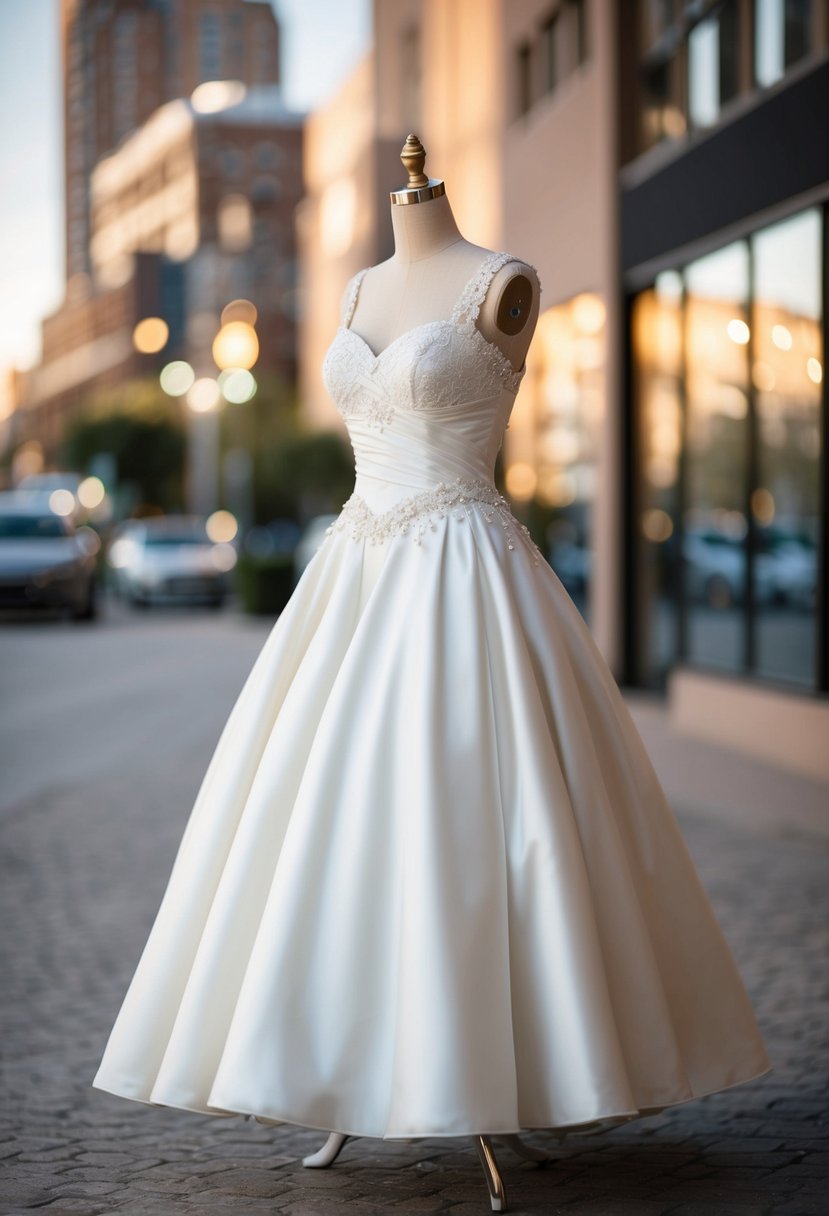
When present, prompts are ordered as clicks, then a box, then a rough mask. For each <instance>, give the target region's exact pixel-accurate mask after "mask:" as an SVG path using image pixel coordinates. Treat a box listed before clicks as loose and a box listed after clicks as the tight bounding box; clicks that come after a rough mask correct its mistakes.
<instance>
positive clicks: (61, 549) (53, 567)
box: [0, 491, 100, 620]
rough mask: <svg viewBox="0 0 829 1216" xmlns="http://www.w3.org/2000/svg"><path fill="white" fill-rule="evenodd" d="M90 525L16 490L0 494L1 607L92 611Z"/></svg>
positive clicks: (87, 615) (94, 541) (85, 615)
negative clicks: (77, 523)
mask: <svg viewBox="0 0 829 1216" xmlns="http://www.w3.org/2000/svg"><path fill="white" fill-rule="evenodd" d="M99 547H100V541H99V540H98V537H97V535H96V534H95V533H94V532H93V531H92V529H91V528H76V526H75V524H74V523H73V521H72V520H71V519H70V518H68V517H67V516H64V515H57V514H55V512H54V511H52V510H50V509H49V508H48V507H46V506H45V505H42V504H35V502H34V501H33V500H32V499H31V498H30V497H29V496H28V495H21V494H17V493H15V491H10V492H5V493H2V494H0V607H3V608H6V609H30V608H31V609H38V608H39V609H42V608H52V609H57V610H59V611H60V612H61V613H70V614H71V615H72V616H73V617H74V618H75V619H76V620H91V619H92V617H94V616H95V611H96V601H95V567H96V557H95V555H96V552H97V550H98V548H99Z"/></svg>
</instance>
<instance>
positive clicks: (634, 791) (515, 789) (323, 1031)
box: [92, 253, 770, 1139]
mask: <svg viewBox="0 0 829 1216" xmlns="http://www.w3.org/2000/svg"><path fill="white" fill-rule="evenodd" d="M511 260H514V259H512V258H510V255H509V254H507V253H494V254H490V255H488V256H487V257H486V258H484V259H483V261H482V263H481V266H480V269H479V271H478V272H477V273H476V274H475V275H474V276H473V278H472V279H471V280H470V281H469V283H468V284H467V286H466V288H465V289H464V291H463V292H462V294H461V296H460V298H459V299H458V301H457V304H456V306H455V308H454V310H453V311H452V314H451V316H450V317H449V318H448V319H445V320H435V321H429V322H427V323H425V324H423V325H419V326H416V327H415V328H413V329H411V330H409V331H407V332H406V333H403V334H402V335H401V336H400V337H398V338H397V339H396V340H395V341H393V342H392V343H391V344H390V345H389V346H388V347H386V348H385V349H384V350H382V351H380V352H379V353H376V354H375V353H374V352H373V351H372V350H371V349H370V348H369V346H368V344H367V343H366V342H365V341H364V339H362V338H361V337H360V336H359V334H357V333H356V332H355V331H353V330H352V329H351V328H350V321H351V317H352V314H353V312H354V307H355V304H356V300H357V293H358V291H359V289H360V284H361V282H362V277H363V275H364V274H365V271H361V272H359V273H358V274H357V275H355V276H354V278H353V279H352V280H351V283H350V284H349V286H348V288H347V291H346V294H345V296H344V299H343V311H342V316H341V325H340V326H339V328H338V329H337V331H336V334H335V336H334V339H333V342H332V344H331V346H330V348H329V350H328V352H327V354H326V357H325V360H324V364H323V373H324V379H325V382H326V385H327V388H328V391H329V392H330V394H331V397H332V399H333V401H334V403H335V405H336V407H337V409H338V410H339V412H340V413H341V415H342V416H343V418H344V419H345V422H346V424H347V427H348V431H349V434H350V438H351V442H352V445H353V448H354V454H355V458H356V480H355V486H354V492H353V493H352V494H351V496H350V497H349V498H348V500H347V502H346V503H345V504H344V506H343V508H342V511H341V512H340V514H339V515H338V517H337V519H336V521H335V522H334V523H333V524H332V525H331V527H330V528H329V529H328V532H327V533H326V535H325V537H324V540H323V542H322V544H321V546H320V548H319V549H318V550H317V552H316V553H315V554H314V556H313V558H312V560H311V562H310V564H309V565H308V566H307V567H306V569H305V571H304V572H303V574H302V576H301V578H300V579H299V581H298V583H297V585H296V587H295V589H294V592H293V595H292V597H291V599H290V601H289V602H288V604H287V605H286V607H285V608H284V609H283V611H282V613H281V614H280V616H279V617H278V618H277V620H276V622H275V624H274V626H273V628H272V630H271V632H270V634H269V636H268V638H267V639H266V641H265V643H264V646H263V649H262V650H261V652H260V654H259V656H258V658H257V660H256V662H255V664H254V666H253V668H252V670H251V671H250V673H249V675H248V677H247V680H246V681H245V683H244V686H243V687H242V690H241V692H240V694H239V696H238V698H237V700H236V702H235V704H234V706H233V709H232V711H231V713H230V715H229V718H228V720H227V722H226V725H225V727H224V729H223V731H222V733H221V736H220V738H219V741H218V743H217V745H216V748H215V751H214V753H213V756H212V759H211V761H210V764H209V766H208V768H207V771H206V774H205V776H204V778H203V781H202V784H201V787H200V789H199V792H198V795H197V798H196V801H195V805H194V806H193V809H192V812H191V814H190V818H189V820H188V822H187V825H186V828H185V830H184V833H183V836H182V839H181V842H180V845H179V848H178V852H177V854H176V857H175V861H174V864H173V867H172V872H171V874H170V877H169V881H168V885H167V888H166V891H165V893H164V897H163V900H162V903H161V906H160V909H159V911H158V914H157V917H156V920H155V923H154V925H153V927H152V930H151V933H150V935H149V939H148V941H147V943H146V946H145V948H144V951H143V954H142V955H141V958H140V960H139V962H138V965H137V969H136V971H135V974H134V977H133V979H132V982H131V984H130V986H129V989H128V991H127V993H126V996H125V998H124V1001H123V1004H122V1007H121V1009H120V1012H119V1013H118V1016H117V1019H116V1021H115V1024H114V1027H113V1029H112V1032H111V1034H110V1037H109V1041H108V1043H107V1045H106V1049H105V1052H104V1054H103V1058H102V1060H101V1063H100V1066H99V1068H98V1071H97V1074H96V1076H95V1078H94V1081H93V1082H92V1083H93V1085H94V1086H95V1087H97V1088H99V1089H102V1090H107V1091H109V1092H111V1093H114V1094H118V1095H120V1096H122V1097H124V1098H129V1099H134V1100H136V1101H140V1102H146V1103H150V1104H153V1105H160V1106H171V1107H178V1108H182V1109H186V1110H191V1111H197V1112H201V1113H204V1114H213V1115H219V1116H228V1115H238V1114H247V1115H255V1116H257V1117H259V1118H262V1119H263V1120H264V1121H273V1122H277V1123H278V1122H287V1123H293V1124H298V1125H302V1126H306V1127H311V1128H319V1129H323V1130H327V1131H332V1130H335V1131H341V1132H343V1133H348V1134H351V1135H361V1136H372V1137H382V1138H385V1139H396V1138H412V1137H417V1136H458V1135H466V1134H468V1133H474V1134H478V1133H486V1132H492V1133H498V1132H502V1133H508V1132H518V1131H520V1130H522V1129H541V1128H548V1127H555V1128H563V1127H577V1126H579V1125H585V1124H589V1123H593V1122H595V1121H597V1120H598V1121H604V1122H605V1123H606V1124H607V1125H612V1124H613V1123H614V1122H617V1121H622V1120H625V1119H630V1118H633V1117H636V1116H638V1115H641V1114H644V1113H649V1112H654V1111H658V1110H661V1109H663V1108H664V1107H666V1106H670V1105H673V1104H676V1103H680V1102H685V1101H687V1100H689V1099H691V1098H695V1097H699V1096H701V1095H703V1094H708V1093H712V1092H714V1091H717V1090H721V1089H724V1088H727V1087H730V1086H733V1085H737V1084H739V1083H741V1082H744V1081H747V1080H749V1079H750V1078H753V1077H757V1076H760V1075H762V1074H763V1073H765V1072H768V1071H769V1068H770V1064H769V1061H768V1058H767V1056H766V1052H765V1048H764V1043H763V1040H762V1038H761V1035H760V1032H759V1030H758V1027H757V1024H756V1021H755V1017H754V1013H753V1010H752V1007H751V1004H750V1002H749V999H748V996H747V994H746V991H745V989H744V987H743V984H742V982H741V978H740V976H739V973H738V970H737V968H736V965H735V963H734V960H733V958H732V955H731V953H730V951H729V948H728V946H727V944H726V942H725V939H724V937H723V935H722V933H721V930H720V928H719V925H718V923H717V920H716V919H715V916H714V913H713V911H712V908H711V906H710V904H709V901H708V898H707V895H706V893H705V891H704V889H703V887H702V886H701V884H700V880H699V878H698V876H697V873H696V870H695V867H694V864H693V862H692V859H691V856H690V853H689V851H688V849H687V847H686V845H685V843H684V840H683V837H682V835H681V834H680V831H679V828H678V826H677V822H676V820H675V817H674V814H673V812H672V810H671V809H670V807H669V806H668V804H667V802H666V799H665V795H664V793H663V790H662V788H661V787H660V784H659V783H658V781H657V778H656V775H655V773H654V770H653V768H652V766H651V763H650V761H649V759H648V756H647V754H646V752H645V749H644V745H643V743H642V741H641V739H640V737H639V735H638V733H637V731H636V729H635V726H634V724H633V721H632V719H631V717H630V715H629V712H628V710H627V707H626V705H625V703H624V701H623V699H622V696H621V694H620V692H619V690H618V688H617V685H616V683H615V682H614V679H613V677H612V675H611V673H610V671H609V669H608V667H607V665H606V663H605V661H604V659H603V657H602V655H601V653H600V651H599V650H598V647H597V646H596V644H595V643H594V641H593V639H592V637H591V634H590V632H589V631H588V628H587V626H586V625H585V623H584V621H583V619H582V617H581V616H580V614H579V612H578V610H577V609H576V607H575V606H574V604H573V603H572V601H571V600H570V599H569V597H568V596H567V594H566V592H565V590H564V588H563V586H562V584H561V583H560V582H559V579H558V578H557V576H556V574H555V572H554V571H553V569H552V568H551V567H550V565H548V564H547V562H546V560H545V559H544V557H543V555H542V554H541V552H540V551H539V550H538V548H537V547H536V545H535V544H534V542H533V541H532V539H531V537H530V535H529V533H528V531H527V529H526V528H525V527H524V526H523V525H522V524H521V523H520V522H519V521H518V520H517V519H516V518H515V516H514V515H513V514H512V512H511V510H510V508H509V505H508V504H507V502H506V500H505V499H504V498H502V497H501V495H500V494H499V493H498V491H497V489H496V487H495V484H494V482H493V468H494V463H495V458H496V455H497V453H498V450H499V448H500V446H501V442H502V439H503V435H504V431H505V428H506V426H507V423H508V419H509V416H510V411H511V410H512V407H513V402H514V400H515V395H516V393H517V391H518V387H519V385H520V383H521V379H522V376H523V374H524V369H521V370H519V371H515V370H513V368H512V366H511V365H510V363H509V361H508V360H507V359H506V357H505V356H504V355H503V354H502V353H501V352H500V351H499V349H498V348H497V347H496V346H494V345H493V344H491V343H490V342H489V341H488V340H487V339H486V338H485V337H484V336H483V334H482V333H481V331H480V330H479V329H478V328H477V326H476V319H477V316H478V312H479V308H480V306H481V303H482V301H483V299H484V297H485V295H486V292H487V289H488V286H489V284H490V282H491V279H492V276H493V275H494V274H495V272H496V271H497V270H498V269H499V268H500V267H501V266H502V265H504V264H505V263H506V262H508V261H511Z"/></svg>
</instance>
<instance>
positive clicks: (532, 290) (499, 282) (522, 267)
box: [485, 258, 541, 334]
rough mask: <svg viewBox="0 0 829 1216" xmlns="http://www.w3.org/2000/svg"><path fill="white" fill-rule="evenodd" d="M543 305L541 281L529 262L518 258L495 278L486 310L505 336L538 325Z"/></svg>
mask: <svg viewBox="0 0 829 1216" xmlns="http://www.w3.org/2000/svg"><path fill="white" fill-rule="evenodd" d="M540 304H541V279H540V277H539V274H538V271H537V270H536V268H535V267H534V266H532V265H531V264H530V263H529V262H524V261H522V260H520V259H519V258H515V259H514V260H511V261H509V262H506V263H505V264H504V265H503V266H501V267H500V268H499V269H498V271H497V272H496V273H495V274H494V275H493V278H492V282H491V283H490V285H489V290H488V292H487V299H486V306H485V308H486V311H487V312H488V313H489V315H490V317H491V318H492V320H493V322H494V325H495V327H496V328H497V329H498V330H500V331H501V333H503V334H519V333H521V331H522V330H523V329H524V328H525V326H527V325H528V324H530V322H532V324H533V325H534V324H535V321H536V319H537V318H538V313H539V309H540Z"/></svg>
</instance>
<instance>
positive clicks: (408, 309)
mask: <svg viewBox="0 0 829 1216" xmlns="http://www.w3.org/2000/svg"><path fill="white" fill-rule="evenodd" d="M400 159H401V161H402V162H403V165H404V167H405V168H406V169H407V170H408V174H409V178H408V181H407V183H406V185H405V186H403V187H402V188H401V189H400V190H394V191H392V192H391V195H390V198H391V221H392V229H393V232H394V254H393V255H392V256H391V257H390V258H388V259H387V261H385V262H381V263H379V264H378V265H377V266H372V267H371V268H370V269H369V270H368V271H367V272H366V274H365V276H364V282H363V283H362V284H361V286H360V291H359V294H358V297H357V304H356V307H355V309H354V312H353V314H352V317H351V321H350V325H349V328H350V329H352V330H354V331H355V332H356V333H357V335H358V336H359V337H360V338H361V339H362V341H363V342H364V343H365V344H366V346H367V347H368V348H369V350H370V351H371V353H372V355H373V356H374V357H375V359H376V358H378V357H379V356H380V355H381V354H382V352H383V351H385V350H386V349H387V348H388V347H389V346H390V345H391V344H392V343H393V342H395V341H396V340H397V339H398V338H400V337H401V336H402V335H403V334H405V333H407V332H409V331H410V330H414V329H417V328H419V327H420V326H422V325H424V324H426V323H428V322H431V321H440V320H443V319H444V318H448V317H449V316H450V314H451V312H452V309H453V308H454V306H455V303H456V301H457V300H458V297H459V296H460V294H461V292H462V291H463V289H464V287H465V286H466V284H467V283H468V282H469V280H470V279H471V278H472V276H473V275H474V274H475V272H476V271H477V270H478V268H479V267H480V266H481V264H482V262H483V260H484V259H485V258H486V256H487V255H488V254H489V253H490V252H491V251H490V250H488V249H484V248H483V247H482V246H480V245H473V244H472V243H471V242H470V241H467V240H465V239H464V237H463V236H462V235H461V233H460V232H459V230H458V226H457V224H456V222H455V217H454V215H453V214H452V209H451V207H450V206H449V200H448V199H447V197H446V189H445V186H444V183H443V181H441V180H439V179H434V178H429V177H427V176H426V174H425V173H424V172H423V168H424V164H425V160H426V153H425V150H424V148H423V145H422V143H421V142H420V140H419V139H418V137H417V136H416V135H413V134H410V135H409V136H408V138H407V139H406V142H405V144H404V145H403V149H402V151H401V154H400ZM539 303H540V288H539V284H538V279H537V277H536V273H535V271H534V270H533V268H532V267H531V266H528V265H527V264H526V263H523V262H520V261H514V262H508V263H507V264H506V265H504V266H502V267H501V268H500V270H498V271H497V272H496V273H495V275H494V276H493V278H492V281H491V282H490V284H489V288H488V290H487V294H486V296H485V298H484V300H483V303H482V305H481V309H480V312H479V314H478V318H477V321H476V324H477V327H478V329H479V330H480V331H481V333H482V335H483V336H484V338H486V339H487V341H489V342H491V343H492V344H493V345H494V346H497V347H498V348H499V349H500V350H501V352H502V353H503V354H504V355H505V356H506V358H507V359H508V360H509V362H510V364H511V365H512V367H513V369H514V370H515V371H520V370H521V369H522V367H523V365H524V360H525V357H526V354H527V350H528V348H529V345H530V341H531V339H532V335H533V332H534V330H535V324H536V321H537V319H538V312H539ZM260 1121H261V1122H263V1123H266V1122H268V1120H267V1119H261V1120H260ZM348 1138H349V1137H348V1136H347V1135H345V1134H344V1133H342V1132H331V1134H330V1135H329V1137H328V1140H327V1141H326V1143H325V1144H324V1145H323V1147H322V1148H321V1149H320V1150H319V1151H318V1152H316V1153H313V1154H311V1155H310V1156H307V1157H304V1158H303V1165H305V1166H308V1167H311V1168H320V1167H325V1166H329V1165H331V1164H332V1163H333V1162H334V1161H335V1159H336V1158H337V1156H338V1155H339V1152H340V1150H341V1149H342V1147H343V1145H344V1144H345V1142H346V1140H347V1139H348ZM559 1138H562V1137H559ZM473 1139H474V1142H475V1147H476V1150H477V1152H478V1156H479V1159H480V1161H481V1165H482V1166H483V1170H484V1177H485V1179H486V1183H487V1189H488V1191H489V1197H490V1204H491V1207H492V1210H493V1211H496V1212H502V1211H506V1206H507V1205H506V1193H505V1189H504V1184H503V1181H502V1179H501V1176H500V1173H499V1171H498V1166H497V1163H496V1160H495V1153H494V1150H493V1147H492V1138H491V1137H490V1136H488V1135H478V1136H475V1137H473ZM498 1139H499V1140H501V1141H503V1142H504V1143H506V1144H508V1145H509V1146H510V1148H512V1150H513V1151H514V1152H515V1153H517V1154H518V1155H519V1156H520V1157H523V1158H524V1159H526V1160H530V1161H536V1162H545V1161H547V1160H548V1159H549V1158H548V1157H547V1154H546V1153H543V1152H541V1151H539V1150H538V1149H534V1148H532V1147H531V1146H530V1145H528V1144H525V1143H524V1142H523V1141H522V1140H521V1139H520V1138H519V1137H518V1136H517V1135H499V1136H498Z"/></svg>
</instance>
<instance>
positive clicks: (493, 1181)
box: [302, 1132, 563, 1212]
mask: <svg viewBox="0 0 829 1216" xmlns="http://www.w3.org/2000/svg"><path fill="white" fill-rule="evenodd" d="M349 1138H350V1139H354V1137H353V1136H352V1137H349V1136H347V1135H346V1134H345V1133H343V1132H331V1134H330V1135H329V1137H328V1139H327V1140H326V1142H325V1144H324V1145H323V1146H322V1148H320V1149H318V1150H317V1151H316V1152H315V1153H311V1154H309V1156H307V1157H303V1158H302V1164H303V1165H304V1166H307V1167H308V1168H309V1169H324V1168H325V1167H326V1166H329V1165H333V1164H334V1162H335V1161H336V1160H337V1157H338V1156H339V1154H340V1151H341V1149H342V1147H343V1145H344V1144H345V1142H346V1140H348V1139H349ZM497 1138H498V1139H499V1140H502V1141H503V1142H504V1144H506V1145H507V1147H508V1148H511V1149H512V1151H513V1152H514V1153H515V1154H516V1156H518V1157H521V1158H523V1160H525V1161H535V1162H538V1163H539V1164H542V1163H544V1162H547V1161H550V1160H552V1158H551V1157H549V1156H548V1154H547V1153H545V1152H544V1151H543V1150H542V1149H539V1148H533V1146H532V1145H530V1144H525V1143H524V1141H523V1140H522V1139H521V1138H520V1136H517V1135H515V1134H512V1135H506V1134H505V1135H499V1136H498V1137H497ZM560 1139H563V1137H560ZM474 1142H475V1148H476V1150H477V1152H478V1158H479V1160H480V1162H481V1167H482V1168H483V1171H484V1179H485V1181H486V1187H487V1191H488V1193H489V1202H490V1206H491V1208H492V1211H493V1212H506V1211H507V1192H506V1188H505V1186H504V1180H503V1178H502V1177H501V1173H500V1170H499V1169H498V1162H497V1161H496V1160H495V1150H494V1149H493V1147H492V1139H491V1137H490V1136H484V1135H481V1136H475V1137H474Z"/></svg>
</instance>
